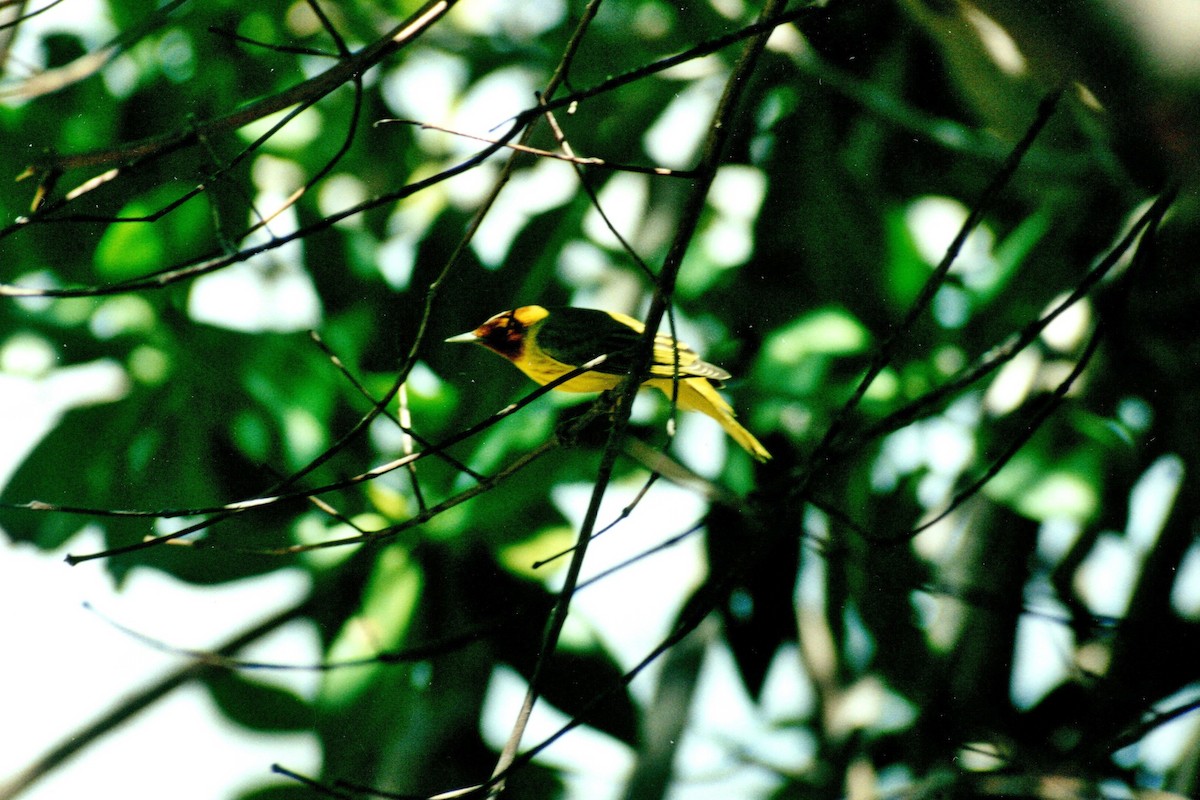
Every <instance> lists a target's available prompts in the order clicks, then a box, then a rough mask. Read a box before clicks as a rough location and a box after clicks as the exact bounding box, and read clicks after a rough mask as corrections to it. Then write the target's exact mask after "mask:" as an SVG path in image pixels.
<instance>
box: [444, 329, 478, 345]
mask: <svg viewBox="0 0 1200 800" xmlns="http://www.w3.org/2000/svg"><path fill="white" fill-rule="evenodd" d="M446 341H447V342H465V343H466V344H474V343H475V342H478V341H479V337H478V336H476V335H475V331H468V332H466V333H460V334H459V335H458V336H451V337H450V338H449V339H447V340H446Z"/></svg>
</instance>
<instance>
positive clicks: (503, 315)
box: [446, 306, 549, 361]
mask: <svg viewBox="0 0 1200 800" xmlns="http://www.w3.org/2000/svg"><path fill="white" fill-rule="evenodd" d="M548 315H549V312H548V311H546V309H544V308H542V307H541V306H521V307H520V308H514V309H513V310H512V311H502V312H500V313H499V314H497V315H496V316H494V317H492V318H491V319H489V320H488V321H487V322H485V323H483V324H482V325H480V326H479V327H478V328H476V329H475V330H473V331H470V332H469V333H462V334H459V335H458V336H451V337H450V338H449V339H447V340H446V341H447V342H467V343H469V344H481V345H483V346H484V347H486V348H487V349H488V350H491V351H492V352H493V353H497V354H499V355H502V356H504V357H505V358H507V359H508V360H510V361H515V360H516V359H518V358H520V357H521V353H522V352H523V351H524V348H525V337H526V336H527V335H528V333H529V329H530V328H532V327H533V326H534V325H536V324H537V323H538V322H540V321H542V320H543V319H545V318H546V317H547V316H548Z"/></svg>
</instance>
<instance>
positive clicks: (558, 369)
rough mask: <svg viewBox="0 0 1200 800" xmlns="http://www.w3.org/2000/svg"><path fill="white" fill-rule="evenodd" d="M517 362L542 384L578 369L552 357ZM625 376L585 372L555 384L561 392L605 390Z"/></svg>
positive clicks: (519, 367) (527, 373) (556, 389)
mask: <svg viewBox="0 0 1200 800" xmlns="http://www.w3.org/2000/svg"><path fill="white" fill-rule="evenodd" d="M514 363H516V365H517V367H518V369H520V370H521V371H522V372H524V373H525V374H526V375H528V376H529V377H530V378H533V380H535V381H537V382H538V383H540V384H543V385H545V384H547V383H549V382H550V381H552V380H555V379H556V378H561V377H562V376H563V375H566V374H568V373H569V372H571V371H573V370H575V369H576V367H573V366H571V365H570V364H563V363H562V362H561V361H555V360H554V359H552V358H546V357H542V358H536V359H534V358H525V359H521V360H519V361H516V362H514ZM622 377H623V376H621V375H609V374H607V373H604V372H585V373H584V374H582V375H579V376H578V377H575V378H572V379H571V380H569V381H567V382H566V383H564V384H562V385H561V386H555V387H554V388H555V391H559V392H603V391H606V390H608V389H612V388H614V387H615V386H617V384H619V383H620V382H621V379H622Z"/></svg>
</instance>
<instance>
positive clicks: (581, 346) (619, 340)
mask: <svg viewBox="0 0 1200 800" xmlns="http://www.w3.org/2000/svg"><path fill="white" fill-rule="evenodd" d="M549 311H550V314H549V316H547V317H546V318H545V319H544V320H542V321H541V323H540V324H539V325H538V326H537V330H536V333H535V334H534V336H535V342H536V345H537V347H539V348H541V350H542V351H544V352H545V353H546V355H548V356H550V357H551V358H553V359H554V360H556V361H559V362H561V363H563V364H571V365H579V364H583V363H586V362H588V361H590V360H591V359H593V358H595V357H596V356H599V355H603V354H607V355H608V358H607V359H606V360H605V362H604V363H603V364H600V365H599V366H597V367H596V371H597V372H604V373H608V374H611V375H624V374H626V373H628V372H629V369H630V366H631V364H632V358H633V353H634V352H635V348H636V347H637V343H638V340H639V339H640V338H641V335H642V331H643V330H645V326H644V325H643V324H642V323H641V322H640V321H638V320H636V319H634V318H633V317H627V316H625V315H624V314H617V313H611V312H607V311H596V310H594V309H589V308H565V307H564V308H554V309H550V310H549ZM672 345H674V347H672ZM673 351H676V352H678V370H679V376H680V377H683V378H709V379H712V380H716V381H723V380H727V379H728V378H729V373H728V372H726V371H725V370H723V369H721V368H720V367H717V366H714V365H713V364H709V363H708V362H706V361H702V360H701V359H700V356H699V355H697V353H696V351H695V350H693V349H692V348H690V347H688V346H687V345H686V344H683V343H678V344H676V343H675V340H674V339H672V338H671V337H670V336H668V335H667V334H665V333H660V334H658V335H657V336H655V337H654V354H653V360H652V362H651V365H650V374H651V376H653V377H663V378H669V377H671V376H672V375H674V374H675V370H676V356H675V354H674V352H673Z"/></svg>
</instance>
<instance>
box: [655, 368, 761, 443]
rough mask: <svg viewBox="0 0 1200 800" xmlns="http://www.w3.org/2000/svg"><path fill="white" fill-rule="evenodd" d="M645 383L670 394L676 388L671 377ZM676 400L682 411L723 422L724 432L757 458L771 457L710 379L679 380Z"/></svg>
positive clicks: (668, 395)
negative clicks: (737, 418)
mask: <svg viewBox="0 0 1200 800" xmlns="http://www.w3.org/2000/svg"><path fill="white" fill-rule="evenodd" d="M646 384H647V385H649V386H653V387H655V388H657V389H660V390H662V392H663V393H664V394H666V396H667V397H668V398H669V397H670V396H671V393H672V391H673V390H672V386H671V384H672V381H671V380H670V379H669V378H659V379H655V380H649V381H646ZM675 404H676V405H677V406H678V407H679V408H680V409H681V410H683V411H699V412H701V413H702V414H707V415H708V416H710V417H712V418H713V419H715V420H716V421H717V422H719V423H721V427H722V428H724V429H725V432H726V433H728V434H729V435H730V437H731V438H732V439H733V440H734V441H735V442H737V443H738V444H739V445H741V447H742V449H743V450H745V451H746V452H747V453H749V454H750V455H751V456H753V457H754V458H755V459H756V460H758V461H767V460H769V459H770V458H771V454H770V453H769V452H767V448H765V447H763V446H762V442H760V441H758V439H756V438H754V434H753V433H751V432H750V431H748V430H746V429H745V428H743V427H742V425H741V423H740V422H738V421H737V420H736V419H735V418H734V416H733V408H732V407H731V406H730V405H729V403H726V402H725V398H723V397H721V395H719V394H717V390H716V389H714V388H713V387H712V384H710V383H709V382H708V381H707V380H703V379H696V378H692V379H689V380H681V381H679V397H678V398H677V400H676V403H675Z"/></svg>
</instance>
